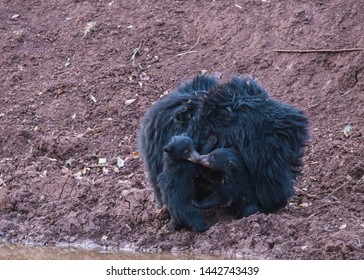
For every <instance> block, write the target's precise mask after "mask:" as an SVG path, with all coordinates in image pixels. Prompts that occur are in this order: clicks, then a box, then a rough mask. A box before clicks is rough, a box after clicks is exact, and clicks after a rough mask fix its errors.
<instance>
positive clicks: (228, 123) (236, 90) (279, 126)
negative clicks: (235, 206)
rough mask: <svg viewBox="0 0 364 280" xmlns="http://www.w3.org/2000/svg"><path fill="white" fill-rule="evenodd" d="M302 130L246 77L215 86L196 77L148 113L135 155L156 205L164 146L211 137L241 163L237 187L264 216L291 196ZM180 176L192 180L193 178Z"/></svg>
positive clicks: (300, 119) (293, 112)
mask: <svg viewBox="0 0 364 280" xmlns="http://www.w3.org/2000/svg"><path fill="white" fill-rule="evenodd" d="M307 126H308V121H307V118H306V117H305V115H304V114H303V112H302V111H300V110H298V109H296V108H295V107H293V106H291V105H287V104H283V103H281V102H278V101H276V100H274V99H272V98H270V97H269V95H268V93H267V92H266V90H265V89H264V88H262V87H261V86H260V85H259V84H258V83H257V82H256V81H255V80H253V79H252V78H250V77H233V78H232V79H231V80H230V81H229V82H226V83H219V82H218V80H217V79H215V78H213V77H211V76H207V75H199V76H197V77H195V78H194V79H193V80H192V81H191V82H188V83H185V84H182V85H181V86H180V87H179V88H177V89H176V90H175V91H174V92H173V93H171V94H169V95H168V96H166V97H165V98H163V99H161V100H159V101H158V102H156V103H155V104H154V105H153V106H152V107H151V108H150V109H149V111H148V112H147V114H146V116H145V118H144V119H143V122H142V126H141V129H140V133H139V150H140V152H141V156H142V159H143V161H144V164H145V167H146V171H147V173H148V178H149V181H150V183H151V185H152V187H153V188H154V191H155V196H156V200H157V202H158V204H159V206H161V205H162V204H163V202H162V195H163V190H162V189H161V188H160V187H159V186H158V184H157V177H158V175H159V174H160V173H161V172H162V170H163V157H162V151H163V146H164V145H166V144H167V143H168V142H169V141H170V139H171V138H172V137H173V136H174V135H179V134H182V133H186V134H187V135H188V136H189V137H191V139H192V140H193V142H194V143H195V144H196V145H197V147H199V146H201V144H203V143H206V142H207V141H208V138H209V137H210V136H211V135H215V136H216V137H217V139H218V141H217V147H218V148H222V147H228V148H233V149H235V151H236V153H237V154H238V156H239V158H241V161H242V163H243V164H244V167H245V169H246V170H245V171H244V173H246V175H244V176H242V177H241V178H240V182H237V185H238V186H245V187H246V188H247V189H246V193H248V194H249V193H250V194H251V195H249V196H251V197H252V199H253V200H255V201H252V204H255V205H258V206H259V210H260V211H262V212H265V213H269V212H273V211H276V210H278V209H280V208H282V207H284V206H285V205H286V204H287V202H288V200H289V198H290V197H291V196H292V195H293V187H292V185H293V182H294V179H295V178H296V175H297V174H298V173H299V170H300V167H301V158H302V155H303V150H304V145H305V143H306V141H307V140H308V131H307ZM195 168H197V167H195ZM171 176H173V175H172V174H171ZM185 176H186V178H185V179H186V180H192V177H191V176H195V175H194V172H191V173H189V174H186V175H185ZM196 188H198V186H196ZM244 192H245V191H244ZM243 205H244V203H243ZM243 212H244V211H243ZM252 212H254V211H252ZM238 216H239V215H238ZM241 216H245V214H244V213H241Z"/></svg>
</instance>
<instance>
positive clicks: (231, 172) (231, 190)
mask: <svg viewBox="0 0 364 280" xmlns="http://www.w3.org/2000/svg"><path fill="white" fill-rule="evenodd" d="M194 160H195V159H194ZM197 162H198V163H199V164H201V165H202V166H205V167H208V168H209V169H212V170H213V171H215V172H216V173H218V174H220V182H219V183H218V184H216V183H215V184H214V186H215V191H214V192H213V193H212V194H211V195H209V196H207V197H205V198H204V199H202V200H200V201H193V205H195V206H196V207H198V208H200V209H206V208H210V207H213V206H217V205H221V204H227V205H228V206H230V210H231V212H232V213H234V214H235V215H236V217H237V218H241V217H247V216H250V215H252V214H254V213H256V212H258V211H261V207H260V205H259V204H257V203H258V200H257V198H256V195H255V193H254V192H252V191H251V189H250V187H249V186H248V184H249V180H248V178H247V169H246V166H245V164H244V162H243V160H242V158H241V157H240V156H239V153H238V151H237V150H235V149H234V148H219V149H215V150H213V151H212V152H211V153H209V154H207V155H201V156H199V158H198V161H197ZM244 178H246V179H244Z"/></svg>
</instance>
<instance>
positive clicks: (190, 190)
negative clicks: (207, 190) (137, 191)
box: [157, 136, 208, 232]
mask: <svg viewBox="0 0 364 280" xmlns="http://www.w3.org/2000/svg"><path fill="white" fill-rule="evenodd" d="M163 150H164V153H163V171H162V172H161V173H160V174H159V175H158V177H157V185H158V187H159V189H160V190H161V193H162V201H163V202H164V204H165V205H166V207H167V209H168V211H169V213H170V215H171V218H172V226H173V228H174V229H176V230H179V229H181V228H182V227H189V228H191V229H192V230H194V231H198V232H202V231H205V230H206V229H208V225H207V224H205V222H204V221H203V215H202V212H201V210H199V209H197V208H196V207H194V206H193V205H192V204H191V201H192V199H194V198H195V197H196V196H195V185H194V177H193V174H194V173H195V171H196V167H195V164H194V163H193V162H196V161H198V158H199V153H198V152H197V151H196V150H195V146H194V143H193V141H192V139H191V138H189V137H187V136H173V137H172V139H171V141H170V142H169V143H168V144H167V145H166V146H165V147H164V148H163ZM191 174H192V176H191Z"/></svg>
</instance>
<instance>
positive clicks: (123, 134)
mask: <svg viewBox="0 0 364 280" xmlns="http://www.w3.org/2000/svg"><path fill="white" fill-rule="evenodd" d="M329 2H330V3H326V1H319V0H313V1H295V0H288V1H274V0H266V1H261V0H254V1H244V0H236V1H131V0H129V1H119V0H114V1H112V0H107V1H102V0H100V1H82V0H78V1H77V0H57V1H56V0H50V1H39V0H29V1H20V0H12V1H10V0H1V1H0V10H1V13H0V35H1V36H0V48H1V52H0V61H1V70H0V71H1V72H0V86H1V91H0V132H1V133H0V176H1V177H0V178H1V180H0V236H1V238H2V239H3V240H7V241H13V242H21V243H25V242H35V243H38V244H45V245H57V244H60V243H63V244H64V243H69V244H79V243H85V242H92V243H96V244H99V245H104V246H108V247H110V248H125V247H128V248H135V249H137V250H148V251H165V252H169V251H173V252H181V251H183V252H189V253H196V254H198V253H204V254H205V253H207V254H216V255H220V254H224V255H225V256H229V257H232V258H249V259H364V249H363V243H364V221H363V203H364V177H363V176H364V139H363V138H364V52H363V51H355V52H344V51H342V52H335V53H304V54H300V53H279V52H276V51H275V50H277V49H291V50H292V49H345V48H363V47H364V37H363V34H364V29H363V28H364V25H363V22H364V2H363V1H355V0H349V1H338V0H335V1H329ZM92 22H93V23H94V24H93V23H92ZM137 49H139V50H137ZM133 54H134V56H133ZM203 69H204V70H207V71H208V72H210V73H215V74H217V75H222V77H221V78H222V79H223V80H224V79H225V80H226V79H228V78H229V77H230V75H231V74H234V73H240V74H251V75H253V76H254V77H255V78H256V79H258V80H259V81H260V83H261V84H263V85H264V86H265V87H266V88H267V89H268V90H269V91H270V92H271V95H272V96H273V97H274V98H276V99H279V100H281V101H283V102H287V103H290V104H294V105H296V106H297V107H299V108H301V109H303V110H304V111H305V112H306V114H307V116H308V117H309V119H310V133H311V137H312V139H311V141H310V143H309V146H308V147H307V150H306V155H305V157H304V173H303V175H302V176H301V177H300V178H299V180H298V182H297V184H296V196H295V197H294V198H293V199H292V201H291V203H290V204H289V205H288V206H287V207H286V208H285V209H283V210H282V211H280V212H279V213H277V214H273V215H264V214H258V215H254V216H251V217H249V218H244V219H240V220H234V219H233V218H232V217H231V216H229V215H227V214H226V213H225V212H224V209H213V210H210V211H208V212H207V213H206V218H207V219H208V220H209V221H211V222H214V225H213V226H212V227H211V228H210V229H209V230H208V231H207V232H205V233H202V234H199V233H194V232H190V231H187V230H182V231H180V232H175V231H173V230H171V228H170V226H169V219H168V217H167V216H166V215H159V216H157V211H156V210H155V206H154V202H153V195H152V194H151V193H150V191H149V190H148V189H147V183H146V178H145V174H144V172H143V166H142V162H141V160H140V158H138V156H137V154H136V153H135V152H136V133H137V130H138V127H139V124H140V120H141V117H142V116H143V115H144V113H145V112H146V110H147V109H148V107H149V106H150V105H151V104H152V103H153V102H154V101H156V100H158V99H159V98H160V96H161V95H163V94H165V93H166V92H170V91H171V90H172V89H173V88H174V87H175V86H176V85H178V84H179V83H180V82H182V81H185V80H186V79H190V78H191V77H193V76H194V75H195V74H197V73H198V72H199V71H200V70H203ZM348 124H350V125H351V126H352V131H351V133H350V135H348V137H347V136H345V135H344V133H343V130H344V127H345V126H346V125H348ZM103 158H105V159H106V161H107V162H106V164H103V163H102V159H103ZM118 158H119V159H121V160H123V161H124V166H122V167H121V165H120V163H121V161H120V160H119V161H118ZM100 159H101V163H100V162H99V160H100ZM118 162H119V165H120V167H119V168H117V163H118Z"/></svg>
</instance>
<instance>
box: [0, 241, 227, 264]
mask: <svg viewBox="0 0 364 280" xmlns="http://www.w3.org/2000/svg"><path fill="white" fill-rule="evenodd" d="M176 259H186V260H188V259H205V260H206V259H220V258H219V257H217V256H210V255H194V254H172V253H162V254H156V253H139V252H131V251H111V250H102V249H85V248H79V247H63V246H62V247H47V246H35V245H22V244H14V243H0V260H176Z"/></svg>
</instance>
